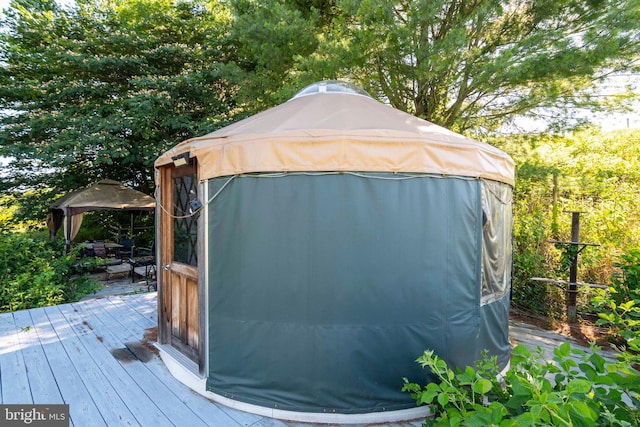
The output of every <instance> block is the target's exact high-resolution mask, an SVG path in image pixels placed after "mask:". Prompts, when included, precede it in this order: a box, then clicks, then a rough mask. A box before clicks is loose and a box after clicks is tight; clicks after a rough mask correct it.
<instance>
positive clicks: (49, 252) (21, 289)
mask: <svg viewBox="0 0 640 427" xmlns="http://www.w3.org/2000/svg"><path fill="white" fill-rule="evenodd" d="M77 255H78V254H77V253H76V252H75V251H72V252H70V253H69V254H67V255H64V242H63V241H61V240H57V241H50V240H49V239H48V238H47V236H46V235H44V234H43V233H40V234H39V233H34V232H29V233H20V232H12V231H9V230H6V229H4V230H0V311H16V310H22V309H27V308H32V307H43V306H48V305H56V304H61V303H64V302H70V301H75V300H77V299H78V298H79V297H80V296H82V295H84V294H86V293H88V292H91V291H93V290H94V289H95V284H94V283H92V282H91V281H90V280H88V279H87V277H86V275H83V274H79V275H76V274H75V273H78V272H79V271H78V270H84V269H85V268H92V267H94V266H95V262H93V263H92V265H87V266H84V267H83V266H80V265H78V262H77V261H76V259H77ZM81 272H82V271H80V273H81Z"/></svg>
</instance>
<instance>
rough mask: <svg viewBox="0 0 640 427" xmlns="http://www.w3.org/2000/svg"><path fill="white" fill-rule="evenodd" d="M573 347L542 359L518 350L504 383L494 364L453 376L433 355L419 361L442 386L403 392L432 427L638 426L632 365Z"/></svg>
mask: <svg viewBox="0 0 640 427" xmlns="http://www.w3.org/2000/svg"><path fill="white" fill-rule="evenodd" d="M597 350H598V348H597V347H595V346H592V348H591V352H585V351H583V350H579V349H572V348H571V346H570V344H569V343H564V344H562V345H561V346H560V347H559V348H556V349H555V350H554V357H553V361H546V360H545V358H544V352H543V351H542V350H541V349H538V350H537V351H536V352H531V351H530V350H529V349H527V348H526V347H524V346H522V345H518V346H517V347H515V348H514V349H513V358H512V360H511V369H510V370H509V371H508V372H507V373H506V374H505V375H504V376H503V377H500V376H499V372H498V371H499V368H498V366H497V364H496V359H495V358H489V357H487V356H486V355H484V357H483V359H482V360H481V361H480V362H478V363H477V364H476V368H475V369H474V368H472V367H467V368H465V370H464V371H462V370H457V371H456V372H454V371H452V370H451V369H449V368H448V367H447V364H446V363H445V362H444V361H443V360H442V359H440V358H439V357H438V356H437V355H435V354H434V353H433V352H432V351H426V352H425V353H424V354H423V355H422V356H421V357H420V358H419V359H418V360H417V361H418V362H419V363H420V364H421V365H422V366H423V367H426V368H429V369H430V370H431V372H433V374H434V375H435V376H436V377H437V378H438V379H439V381H440V383H430V384H428V385H427V386H426V387H423V386H421V385H419V384H415V383H410V382H409V381H408V380H407V379H406V378H405V380H404V381H405V385H404V387H403V391H408V392H410V393H411V395H412V397H413V398H414V399H415V400H416V402H417V403H418V404H419V405H422V404H426V405H430V409H431V413H432V414H433V418H429V419H427V420H426V422H425V425H428V426H478V427H480V426H500V427H510V426H605V425H607V426H608V425H616V426H633V425H638V423H640V410H639V409H638V408H640V395H639V393H640V373H639V372H638V371H636V370H635V369H633V368H632V367H631V366H630V364H629V361H628V360H626V359H624V358H623V359H622V360H621V361H618V362H607V361H606V360H605V359H603V358H602V357H601V356H599V355H598V354H597Z"/></svg>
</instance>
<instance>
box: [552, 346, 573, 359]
mask: <svg viewBox="0 0 640 427" xmlns="http://www.w3.org/2000/svg"><path fill="white" fill-rule="evenodd" d="M553 354H555V355H556V356H559V357H568V356H570V355H571V344H569V343H568V342H564V343H562V344H560V347H557V348H554V349H553Z"/></svg>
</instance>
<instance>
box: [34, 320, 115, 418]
mask: <svg viewBox="0 0 640 427" xmlns="http://www.w3.org/2000/svg"><path fill="white" fill-rule="evenodd" d="M30 314H31V318H32V319H33V322H34V325H35V329H36V332H37V333H38V338H39V339H40V344H41V345H42V348H43V350H44V353H45V355H46V357H47V362H48V363H49V366H50V367H51V372H53V374H54V376H55V381H56V384H57V385H58V389H59V390H60V394H61V395H62V398H63V399H64V402H65V403H68V404H69V413H70V418H71V420H72V421H73V423H74V424H75V425H78V426H95V425H106V422H105V421H104V420H103V419H102V418H101V416H100V412H99V411H98V407H97V406H96V404H95V403H94V401H93V399H92V398H91V396H90V394H89V391H88V390H87V388H86V386H85V384H84V381H82V378H81V377H80V374H78V371H77V370H76V368H75V365H74V361H73V360H72V359H71V358H70V357H69V355H68V354H67V352H66V350H65V348H64V346H63V345H62V339H63V337H64V335H62V336H59V335H58V334H56V331H55V329H54V328H53V326H52V325H51V322H50V321H49V317H48V316H47V313H46V312H45V310H44V309H42V308H39V309H33V310H30Z"/></svg>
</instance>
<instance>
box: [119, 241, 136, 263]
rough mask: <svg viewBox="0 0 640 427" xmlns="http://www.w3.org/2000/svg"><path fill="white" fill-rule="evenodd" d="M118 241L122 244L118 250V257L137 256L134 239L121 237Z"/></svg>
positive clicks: (129, 257) (128, 257)
mask: <svg viewBox="0 0 640 427" xmlns="http://www.w3.org/2000/svg"><path fill="white" fill-rule="evenodd" d="M118 243H119V244H120V245H122V248H119V251H118V255H119V256H118V258H122V259H131V258H133V257H134V256H135V250H136V244H135V241H134V240H133V239H127V238H124V237H121V238H119V239H118Z"/></svg>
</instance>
